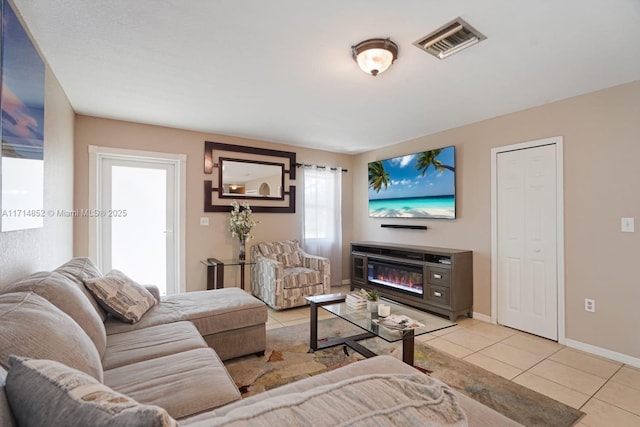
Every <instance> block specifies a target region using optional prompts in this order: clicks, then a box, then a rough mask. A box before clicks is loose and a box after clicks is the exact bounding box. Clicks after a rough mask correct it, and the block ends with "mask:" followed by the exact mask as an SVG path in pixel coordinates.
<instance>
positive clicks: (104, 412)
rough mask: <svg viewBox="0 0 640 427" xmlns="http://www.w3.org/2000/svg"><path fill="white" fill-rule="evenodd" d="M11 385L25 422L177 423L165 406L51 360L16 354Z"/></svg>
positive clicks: (50, 426)
mask: <svg viewBox="0 0 640 427" xmlns="http://www.w3.org/2000/svg"><path fill="white" fill-rule="evenodd" d="M6 387H7V396H8V399H9V403H10V405H11V408H12V411H13V414H14V416H15V418H16V420H17V421H18V423H20V425H24V426H42V427H44V426H47V427H55V426H60V427H66V426H89V425H90V426H105V427H106V426H109V427H111V426H122V427H125V426H149V427H154V426H158V427H162V426H167V427H169V426H175V425H177V424H176V422H175V420H174V419H173V418H171V417H170V416H169V414H168V413H167V411H165V410H164V409H162V408H159V407H157V406H150V405H141V404H139V403H138V402H136V401H135V400H133V399H131V398H129V397H127V396H124V395H122V394H120V393H116V392H114V391H113V390H111V389H110V388H109V387H107V386H105V385H103V384H100V383H99V382H98V381H96V380H95V379H94V378H92V377H90V376H88V375H87V374H85V373H83V372H80V371H77V370H75V369H72V368H69V367H68V366H66V365H63V364H61V363H58V362H54V361H51V360H37V359H27V358H18V357H13V356H12V357H11V368H10V370H9V374H8V375H7V386H6ZM62 408H64V410H61V409H62Z"/></svg>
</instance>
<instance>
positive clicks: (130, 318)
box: [84, 270, 156, 323]
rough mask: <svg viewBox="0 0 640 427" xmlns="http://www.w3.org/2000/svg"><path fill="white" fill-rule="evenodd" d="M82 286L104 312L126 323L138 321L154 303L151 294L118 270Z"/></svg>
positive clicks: (90, 280)
mask: <svg viewBox="0 0 640 427" xmlns="http://www.w3.org/2000/svg"><path fill="white" fill-rule="evenodd" d="M84 285H85V286H86V287H87V289H89V292H91V294H92V295H93V297H94V298H95V299H96V300H97V301H98V303H99V304H100V305H101V306H102V307H103V308H104V309H105V310H107V311H108V312H109V313H111V314H112V315H114V316H116V317H117V318H119V319H121V320H124V321H125V322H128V323H136V322H138V321H140V319H142V316H143V315H144V314H145V313H146V312H147V311H149V309H150V308H151V307H153V306H154V305H155V303H156V299H155V298H154V297H153V295H152V294H151V292H149V291H148V290H147V289H145V288H144V286H142V285H140V284H138V283H137V282H135V281H134V280H132V279H131V278H129V277H127V275H126V274H124V273H123V272H121V271H119V270H111V271H110V272H109V274H107V275H106V276H104V277H97V278H93V279H87V280H85V281H84Z"/></svg>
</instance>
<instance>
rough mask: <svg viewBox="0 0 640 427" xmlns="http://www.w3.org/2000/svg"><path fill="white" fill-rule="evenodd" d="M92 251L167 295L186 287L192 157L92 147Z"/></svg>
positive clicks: (107, 266)
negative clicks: (187, 202)
mask: <svg viewBox="0 0 640 427" xmlns="http://www.w3.org/2000/svg"><path fill="white" fill-rule="evenodd" d="M89 153H90V156H89V159H90V161H89V181H90V182H89V201H90V206H89V207H90V209H91V212H96V213H97V214H96V215H92V217H91V218H89V256H90V257H91V258H93V259H94V260H96V262H97V264H98V267H99V268H100V269H101V270H102V271H104V272H108V271H110V270H111V269H118V270H122V271H123V272H124V273H125V274H127V275H128V276H130V277H131V278H132V279H134V280H136V281H137V282H139V283H142V284H154V285H157V286H158V287H159V288H160V292H161V294H163V295H168V294H173V293H178V292H184V290H185V289H184V282H185V280H184V247H185V242H184V235H185V225H184V221H183V218H184V210H185V178H186V177H185V173H186V156H185V155H183V154H168V153H154V152H146V151H137V150H128V149H121V148H111V147H97V146H90V147H89Z"/></svg>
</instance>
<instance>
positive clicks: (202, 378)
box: [0, 258, 267, 418]
mask: <svg viewBox="0 0 640 427" xmlns="http://www.w3.org/2000/svg"><path fill="white" fill-rule="evenodd" d="M100 276H102V274H101V272H100V271H98V270H97V269H96V267H95V266H94V265H93V264H92V263H91V261H90V260H89V259H88V258H75V259H72V260H71V261H69V262H67V263H66V264H64V265H62V266H60V267H59V268H57V269H56V270H54V271H52V272H40V273H35V274H33V275H31V276H28V277H27V278H25V279H23V280H20V281H18V282H15V283H12V284H10V285H8V286H4V287H2V288H0V366H2V367H4V368H5V369H8V367H9V363H8V358H9V356H10V355H12V354H13V355H18V356H26V357H32V358H38V359H50V360H55V361H59V362H61V363H63V364H65V365H67V366H70V367H72V368H74V369H77V370H79V371H81V372H84V373H86V374H88V375H90V376H91V377H93V378H95V379H96V380H98V381H100V382H103V383H104V384H105V385H107V386H109V387H111V388H112V389H113V390H116V391H118V392H121V393H123V394H125V395H128V396H129V397H131V398H133V399H135V400H137V401H139V402H141V403H146V404H150V405H158V406H161V407H163V408H165V409H166V410H167V411H168V412H169V414H170V415H171V416H172V417H174V418H183V417H186V416H189V415H193V414H197V413H200V412H203V411H206V410H209V409H212V408H216V407H218V406H221V405H224V404H226V403H229V402H231V401H234V400H237V399H239V398H240V393H239V391H238V389H237V387H236V385H235V384H234V382H233V380H232V379H231V377H230V376H229V375H228V373H227V371H226V369H225V367H224V365H223V363H222V360H226V359H229V358H233V357H238V356H243V355H248V354H253V353H263V352H264V350H265V346H266V329H265V324H266V321H267V309H266V306H265V304H264V303H262V302H261V301H259V300H258V299H257V298H255V297H253V296H251V295H249V294H248V293H246V292H244V291H243V290H241V289H238V288H226V289H220V290H215V291H201V292H192V293H186V294H180V295H172V296H169V297H166V298H165V299H164V300H162V301H161V302H160V301H159V302H158V303H157V304H155V305H154V306H153V307H152V308H151V309H150V310H149V311H148V312H147V313H146V314H144V316H143V317H142V319H141V320H140V321H139V322H137V323H134V324H130V323H125V322H122V321H120V320H118V319H116V318H114V317H112V316H107V314H106V312H105V310H103V308H102V307H101V306H100V305H99V304H98V303H97V302H96V300H95V299H94V298H93V297H92V295H91V294H90V293H89V292H88V291H87V290H86V288H85V286H84V282H83V280H87V279H91V278H95V277H100ZM150 289H151V290H152V291H154V292H152V293H155V297H156V298H157V299H158V300H159V294H158V292H157V289H155V290H154V288H153V287H151V288H150ZM211 390H215V392H211Z"/></svg>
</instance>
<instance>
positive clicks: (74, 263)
mask: <svg viewBox="0 0 640 427" xmlns="http://www.w3.org/2000/svg"><path fill="white" fill-rule="evenodd" d="M53 271H54V272H56V273H60V274H62V275H63V276H66V277H68V278H69V279H71V280H72V281H73V283H75V284H76V286H78V289H80V290H81V291H82V292H83V293H84V294H85V295H86V297H87V299H88V300H89V302H91V305H92V306H93V308H94V310H96V313H98V316H100V318H101V319H102V321H103V322H104V321H105V320H107V312H106V311H105V310H104V309H103V308H102V307H100V305H99V304H98V301H96V300H95V298H93V295H91V293H90V292H89V290H88V289H87V288H86V287H85V286H84V280H85V279H94V278H96V277H102V273H101V272H100V270H98V267H96V266H95V264H94V263H93V261H91V260H90V259H89V258H84V257H78V258H72V259H70V260H69V261H67V262H66V263H64V264H62V265H61V266H60V267H58V268H56V269H55V270H53Z"/></svg>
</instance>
